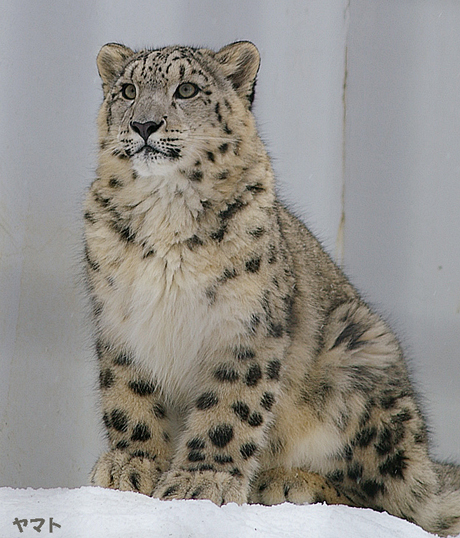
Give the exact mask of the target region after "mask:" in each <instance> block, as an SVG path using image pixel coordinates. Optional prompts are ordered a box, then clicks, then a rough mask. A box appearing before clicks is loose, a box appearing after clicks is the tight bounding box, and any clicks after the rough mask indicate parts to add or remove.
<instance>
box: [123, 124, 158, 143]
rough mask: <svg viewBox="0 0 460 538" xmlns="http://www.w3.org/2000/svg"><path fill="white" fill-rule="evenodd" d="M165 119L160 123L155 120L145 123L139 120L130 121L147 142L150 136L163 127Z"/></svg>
mask: <svg viewBox="0 0 460 538" xmlns="http://www.w3.org/2000/svg"><path fill="white" fill-rule="evenodd" d="M162 123H163V120H161V121H160V123H155V122H154V121H146V122H145V123H140V122H139V121H132V122H131V123H130V126H131V129H132V130H133V131H134V132H136V133H137V134H139V135H141V136H142V138H143V139H144V140H145V142H147V140H148V138H149V136H150V135H151V134H152V133H154V132H156V131H158V129H159V128H160V127H161V125H162Z"/></svg>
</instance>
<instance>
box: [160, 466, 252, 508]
mask: <svg viewBox="0 0 460 538" xmlns="http://www.w3.org/2000/svg"><path fill="white" fill-rule="evenodd" d="M153 497H158V498H159V499H163V500H169V499H209V500H210V501H212V502H213V503H215V504H217V505H218V506H220V505H222V504H226V503H231V502H234V503H237V504H243V503H245V502H247V481H246V480H244V479H243V478H241V477H236V476H232V475H231V474H230V473H227V472H221V471H208V470H205V471H187V470H171V471H168V472H167V473H165V474H164V475H163V477H162V478H161V480H160V482H159V484H158V486H157V488H156V489H155V491H154V492H153Z"/></svg>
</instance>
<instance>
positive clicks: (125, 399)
mask: <svg viewBox="0 0 460 538" xmlns="http://www.w3.org/2000/svg"><path fill="white" fill-rule="evenodd" d="M97 352H98V358H99V366H100V376H99V383H100V394H101V403H102V410H103V421H104V425H105V427H106V428H107V435H108V439H109V444H110V450H109V451H108V452H106V453H104V454H102V455H101V457H100V458H99V459H98V461H97V462H96V464H95V466H94V467H93V470H92V472H91V475H90V481H91V483H92V484H94V485H97V486H102V487H106V488H112V489H120V490H132V491H139V492H140V493H144V494H147V495H149V494H151V492H152V490H153V489H154V488H155V486H156V484H157V483H158V480H159V478H160V476H161V475H162V474H163V473H164V472H165V471H166V470H167V469H168V468H169V465H170V460H171V452H172V450H171V439H170V431H169V420H168V416H167V410H166V408H165V406H164V403H163V401H162V398H161V396H160V394H159V390H158V388H157V387H156V386H155V384H154V383H153V382H152V381H151V380H149V379H146V378H142V377H141V376H140V375H139V373H138V372H137V370H136V369H135V367H134V366H133V364H132V361H131V359H130V357H129V356H128V355H127V354H126V353H124V352H123V351H120V350H116V349H114V348H111V347H110V346H109V345H107V344H105V343H103V342H101V341H100V342H98V345H97Z"/></svg>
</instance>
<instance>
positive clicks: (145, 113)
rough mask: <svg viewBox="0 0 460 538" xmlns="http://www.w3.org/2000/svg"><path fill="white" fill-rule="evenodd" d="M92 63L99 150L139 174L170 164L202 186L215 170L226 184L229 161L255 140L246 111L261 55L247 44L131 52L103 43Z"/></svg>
mask: <svg viewBox="0 0 460 538" xmlns="http://www.w3.org/2000/svg"><path fill="white" fill-rule="evenodd" d="M97 65H98V70H99V74H100V76H101V79H102V83H103V90H104V102H103V105H102V107H101V112H100V116H99V127H100V142H101V148H102V150H103V151H108V152H110V154H111V155H115V156H117V157H118V158H120V159H129V160H130V161H131V165H132V168H133V169H134V170H135V171H136V172H137V173H138V174H139V175H142V176H150V175H155V174H156V173H159V170H163V171H164V170H165V169H167V168H168V167H171V166H173V167H178V168H180V170H181V171H182V173H184V174H186V175H187V176H188V178H189V179H190V180H191V181H200V180H201V178H202V177H203V174H204V173H206V174H209V168H210V167H212V170H213V173H214V174H215V176H216V179H219V178H220V180H223V179H225V176H226V170H227V166H226V162H227V161H228V159H229V158H232V159H233V160H235V158H236V160H238V158H239V157H242V155H241V153H242V151H243V152H244V150H242V149H241V146H242V142H243V145H244V142H245V141H246V142H248V141H249V142H250V141H251V139H254V137H255V133H256V130H255V124H254V119H253V116H252V113H251V111H250V109H251V104H252V100H253V96H254V85H255V79H256V75H257V71H258V68H259V53H258V51H257V49H256V47H255V46H254V45H253V44H252V43H249V42H246V41H244V42H237V43H233V44H231V45H228V46H226V47H224V48H223V49H221V50H220V51H218V52H213V51H211V50H208V49H197V48H191V47H178V46H174V47H166V48H162V49H158V50H142V51H139V52H134V51H132V50H131V49H129V48H128V47H125V46H123V45H118V44H107V45H105V46H104V47H102V49H101V51H100V52H99V55H98V58H97Z"/></svg>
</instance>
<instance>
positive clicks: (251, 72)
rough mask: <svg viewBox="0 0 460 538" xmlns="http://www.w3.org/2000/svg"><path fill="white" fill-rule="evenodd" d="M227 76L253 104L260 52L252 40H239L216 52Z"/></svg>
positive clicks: (243, 96)
mask: <svg viewBox="0 0 460 538" xmlns="http://www.w3.org/2000/svg"><path fill="white" fill-rule="evenodd" d="M216 59H217V60H218V61H219V62H220V64H221V67H222V70H223V72H224V74H225V76H226V77H227V78H228V79H229V80H230V81H231V83H232V84H233V87H234V88H235V90H236V92H237V93H238V94H239V95H240V96H241V97H242V98H244V99H247V101H248V105H249V106H251V104H252V102H253V101H254V87H255V83H256V76H257V71H258V70H259V65H260V54H259V51H258V50H257V47H256V46H255V45H253V44H252V43H251V42H250V41H237V42H236V43H232V44H231V45H227V46H226V47H224V48H223V49H220V51H219V52H217V53H216Z"/></svg>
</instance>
